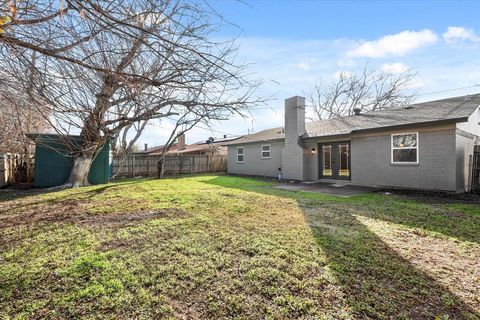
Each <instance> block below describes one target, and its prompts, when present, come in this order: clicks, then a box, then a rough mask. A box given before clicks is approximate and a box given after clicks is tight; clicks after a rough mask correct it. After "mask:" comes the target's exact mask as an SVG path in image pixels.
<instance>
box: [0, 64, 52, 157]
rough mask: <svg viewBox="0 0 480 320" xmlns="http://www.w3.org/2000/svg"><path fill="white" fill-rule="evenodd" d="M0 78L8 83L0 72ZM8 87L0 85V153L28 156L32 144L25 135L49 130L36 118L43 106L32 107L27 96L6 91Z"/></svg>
mask: <svg viewBox="0 0 480 320" xmlns="http://www.w3.org/2000/svg"><path fill="white" fill-rule="evenodd" d="M0 78H1V79H2V81H3V83H4V84H5V83H6V82H8V78H7V77H5V75H4V73H3V72H1V71H0ZM9 87H10V86H6V85H0V110H1V112H0V152H10V153H16V154H23V155H25V156H28V155H29V154H31V153H32V148H31V147H32V142H31V141H30V139H29V138H28V137H27V135H26V134H27V133H30V132H46V131H47V130H48V129H49V125H48V122H47V121H46V120H45V119H43V118H42V117H37V111H38V109H40V110H42V109H43V107H44V106H42V105H33V104H32V103H31V101H30V99H29V97H28V96H26V95H24V94H21V92H18V91H16V90H14V91H11V90H7V89H9ZM43 111H45V110H43Z"/></svg>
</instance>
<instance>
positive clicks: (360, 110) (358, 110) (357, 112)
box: [353, 108, 362, 116]
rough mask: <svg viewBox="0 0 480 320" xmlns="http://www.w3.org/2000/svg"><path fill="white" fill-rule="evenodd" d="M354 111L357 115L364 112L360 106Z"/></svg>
mask: <svg viewBox="0 0 480 320" xmlns="http://www.w3.org/2000/svg"><path fill="white" fill-rule="evenodd" d="M353 112H354V113H355V115H356V116H359V115H360V112H362V109H360V108H353Z"/></svg>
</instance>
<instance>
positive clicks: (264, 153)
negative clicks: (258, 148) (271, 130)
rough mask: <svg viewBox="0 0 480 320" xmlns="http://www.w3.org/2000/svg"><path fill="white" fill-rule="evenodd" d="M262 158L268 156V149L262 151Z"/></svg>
mask: <svg viewBox="0 0 480 320" xmlns="http://www.w3.org/2000/svg"><path fill="white" fill-rule="evenodd" d="M262 158H270V151H266V152H265V151H264V152H262Z"/></svg>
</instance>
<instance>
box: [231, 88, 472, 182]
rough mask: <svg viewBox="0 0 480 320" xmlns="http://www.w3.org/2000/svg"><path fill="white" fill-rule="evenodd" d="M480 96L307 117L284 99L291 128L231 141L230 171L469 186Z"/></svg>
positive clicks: (300, 106)
mask: <svg viewBox="0 0 480 320" xmlns="http://www.w3.org/2000/svg"><path fill="white" fill-rule="evenodd" d="M479 106H480V94H475V95H469V96H461V97H454V98H449V99H444V100H437V101H430V102H423V103H417V104H412V105H409V106H406V107H401V108H400V107H399V108H390V109H384V110H381V111H372V112H365V113H362V112H360V111H359V110H358V109H356V112H355V115H351V116H345V117H340V118H332V119H328V120H320V121H314V122H308V123H306V122H305V98H302V97H298V96H296V97H292V98H289V99H286V100H285V126H284V127H283V128H282V127H280V128H273V129H268V130H264V131H260V132H257V133H254V134H250V135H246V136H243V137H242V138H240V139H237V140H235V141H233V142H231V143H229V145H228V158H227V161H228V172H229V173H232V174H245V175H260V176H269V177H277V176H278V175H279V173H280V172H281V174H282V177H283V178H284V179H292V180H300V181H316V180H322V179H325V180H327V179H328V180H349V181H351V183H352V184H354V185H364V186H379V187H394V188H413V189H426V190H442V191H452V192H464V191H467V190H468V189H469V183H470V163H471V161H472V154H473V149H474V146H475V145H476V144H478V143H479V136H480V125H479V121H480V111H479Z"/></svg>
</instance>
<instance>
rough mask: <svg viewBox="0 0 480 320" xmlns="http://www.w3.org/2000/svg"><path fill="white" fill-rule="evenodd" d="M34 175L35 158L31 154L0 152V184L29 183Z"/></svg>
mask: <svg viewBox="0 0 480 320" xmlns="http://www.w3.org/2000/svg"><path fill="white" fill-rule="evenodd" d="M34 176H35V158H34V157H33V156H32V155H28V156H27V155H19V154H12V153H2V154H0V186H4V185H7V184H18V183H30V182H33V178H34Z"/></svg>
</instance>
